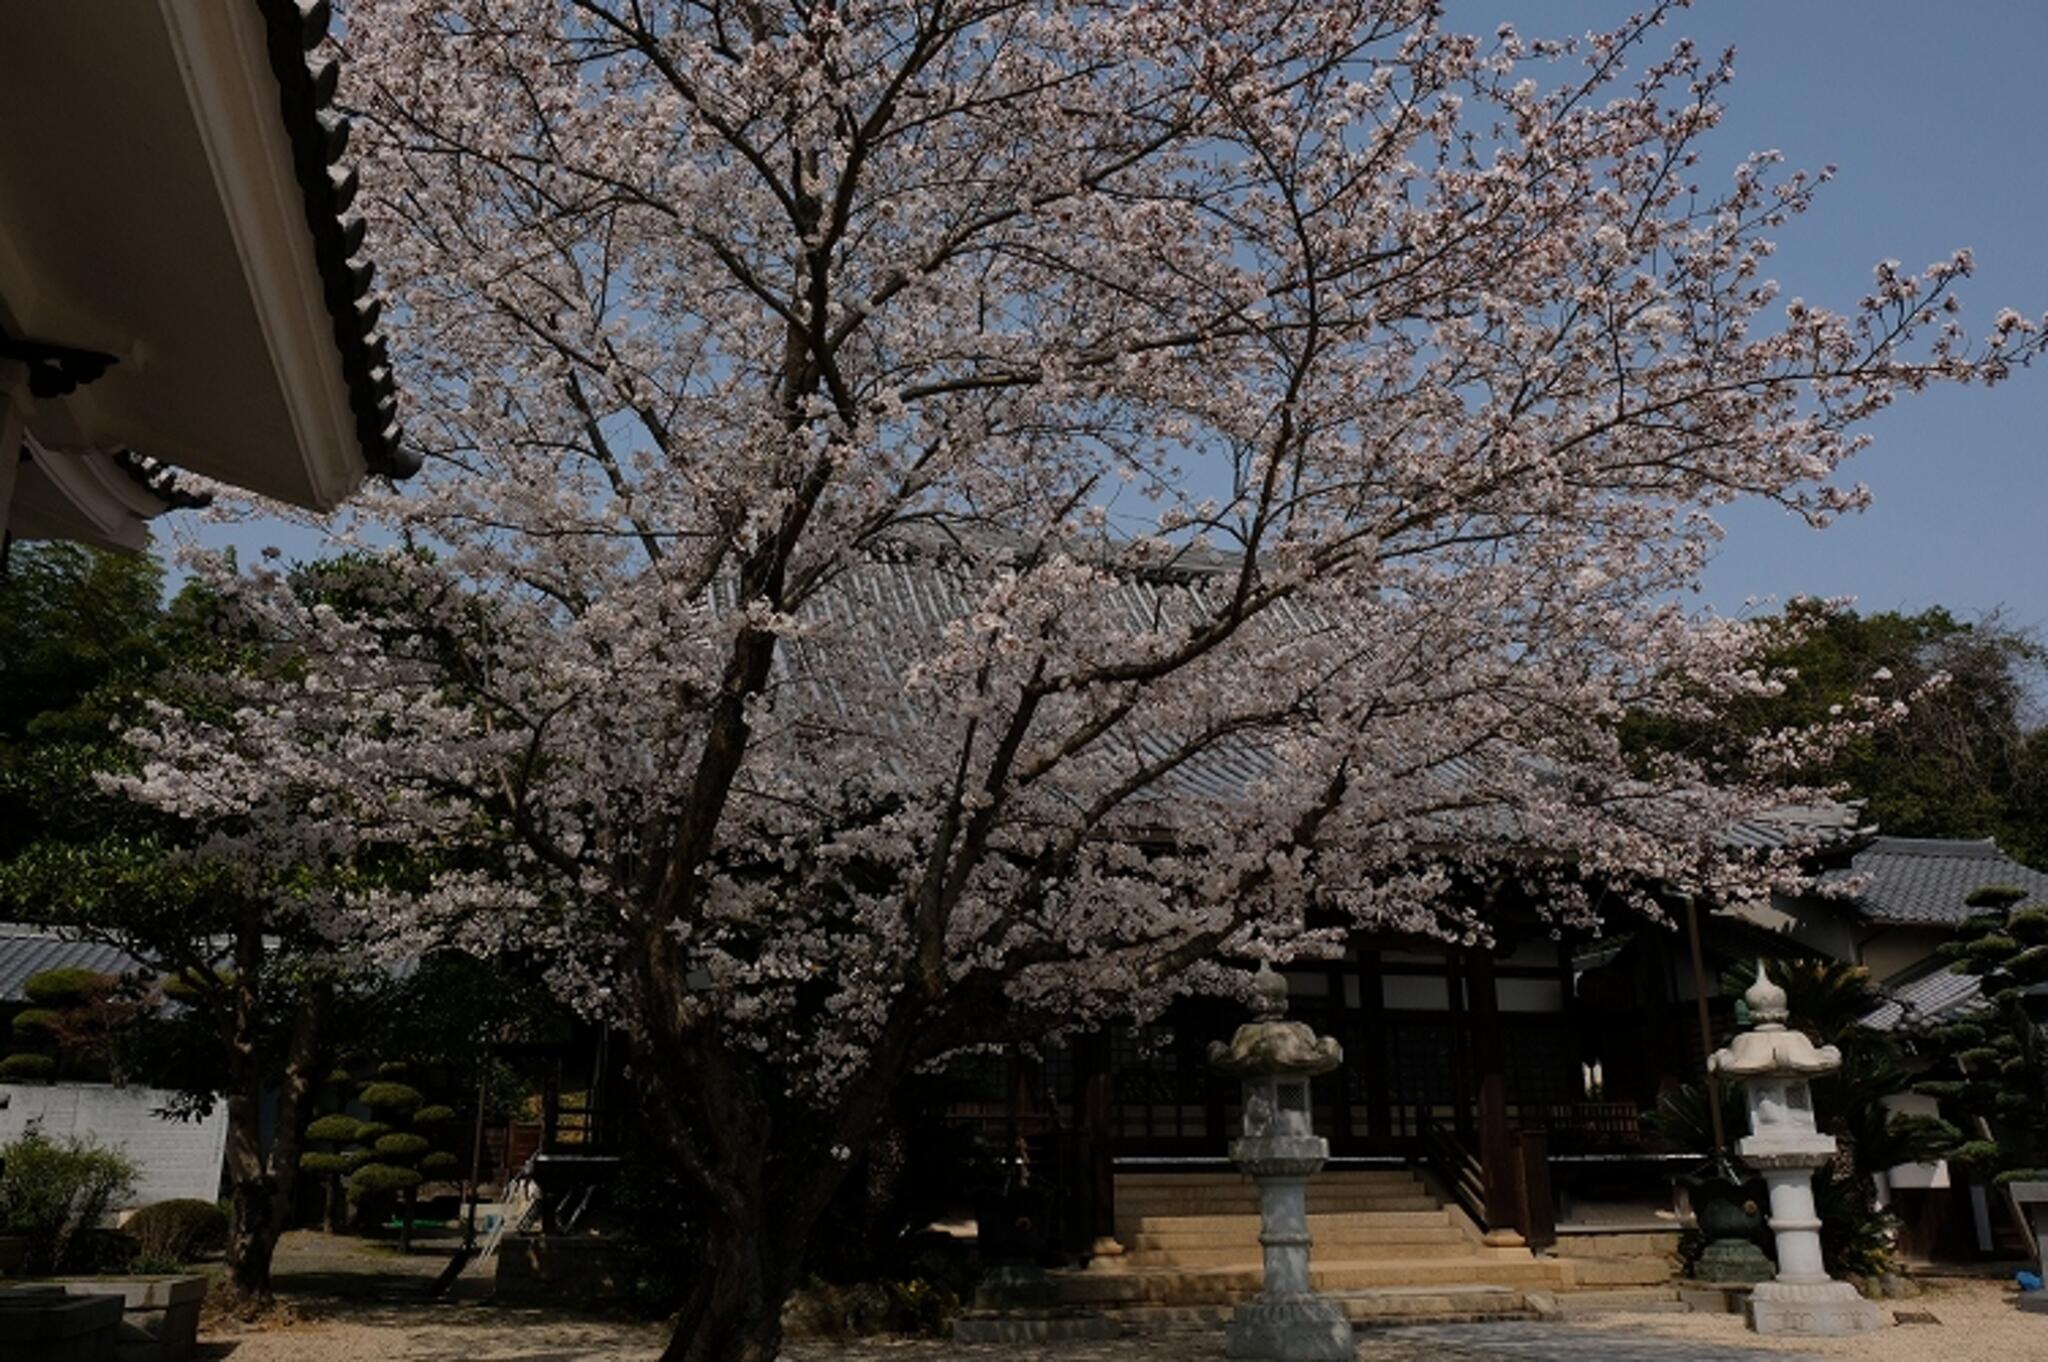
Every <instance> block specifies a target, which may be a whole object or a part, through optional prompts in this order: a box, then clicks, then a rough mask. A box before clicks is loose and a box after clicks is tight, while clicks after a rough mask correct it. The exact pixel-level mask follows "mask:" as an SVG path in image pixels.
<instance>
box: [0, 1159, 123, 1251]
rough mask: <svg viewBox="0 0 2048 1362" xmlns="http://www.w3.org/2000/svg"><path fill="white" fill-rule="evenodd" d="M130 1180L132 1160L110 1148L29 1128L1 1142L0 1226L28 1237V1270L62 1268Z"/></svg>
mask: <svg viewBox="0 0 2048 1362" xmlns="http://www.w3.org/2000/svg"><path fill="white" fill-rule="evenodd" d="M134 1184H135V1165H134V1164H133V1163H131V1162H129V1161H128V1159H127V1158H125V1157H123V1156H122V1155H121V1154H119V1153H117V1152H115V1151H114V1150H111V1149H103V1148H101V1147H100V1146H98V1145H95V1144H92V1143H89V1142H87V1141H84V1140H77V1139H70V1140H64V1141H57V1140H52V1139H50V1138H49V1137H48V1136H46V1135H44V1134H42V1133H41V1132H40V1131H34V1130H31V1131H30V1132H29V1133H28V1134H26V1135H23V1136H22V1137H21V1138H20V1139H18V1140H16V1141H15V1142H14V1143H12V1144H10V1145H7V1146H5V1147H4V1148H0V1231H5V1232H6V1233H9V1234H18V1235H20V1236H22V1237H23V1238H24V1239H26V1240H27V1241H28V1258H27V1261H26V1262H25V1263H24V1264H23V1266H24V1267H25V1268H26V1270H27V1271H28V1273H29V1274H30V1275H32V1276H34V1275H40V1274H46V1273H51V1272H58V1271H61V1270H63V1269H65V1268H67V1267H70V1266H72V1265H73V1262H74V1260H75V1259H76V1257H77V1254H78V1252H79V1251H80V1250H82V1249H84V1248H86V1247H88V1246H89V1244H90V1241H91V1232H92V1231H93V1230H95V1229H97V1228H98V1226H99V1223H100V1221H101V1220H103V1219H105V1218H106V1214H107V1208H108V1207H110V1206H112V1205H113V1204H114V1203H115V1202H117V1201H119V1200H120V1199H121V1198H122V1197H124V1196H126V1195H127V1194H128V1191H129V1189H130V1188H131V1187H133V1186H134Z"/></svg>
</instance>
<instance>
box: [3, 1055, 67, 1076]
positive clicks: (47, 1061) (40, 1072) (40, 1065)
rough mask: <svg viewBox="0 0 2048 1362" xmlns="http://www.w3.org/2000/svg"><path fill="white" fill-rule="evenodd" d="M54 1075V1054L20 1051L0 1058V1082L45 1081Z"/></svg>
mask: <svg viewBox="0 0 2048 1362" xmlns="http://www.w3.org/2000/svg"><path fill="white" fill-rule="evenodd" d="M56 1076H57V1058H56V1056H55V1055H38V1054H28V1053H22V1054H18V1055H9V1056H7V1057H6V1058H5V1059H0V1083H47V1082H49V1081H50V1080H51V1079H53V1078H55V1077H56Z"/></svg>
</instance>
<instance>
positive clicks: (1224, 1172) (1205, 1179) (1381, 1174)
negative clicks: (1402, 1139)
mask: <svg viewBox="0 0 2048 1362" xmlns="http://www.w3.org/2000/svg"><path fill="white" fill-rule="evenodd" d="M1315 1182H1317V1184H1319V1186H1333V1188H1348V1186H1384V1184H1403V1182H1421V1180H1419V1176H1417V1174H1415V1172H1413V1169H1409V1167H1362V1169H1335V1172H1331V1169H1327V1167H1325V1169H1323V1172H1319V1174H1317V1176H1315ZM1204 1186H1251V1178H1247V1176H1245V1174H1239V1172H1235V1169H1214V1172H1194V1174H1178V1172H1139V1174H1116V1188H1118V1190H1122V1188H1204Z"/></svg>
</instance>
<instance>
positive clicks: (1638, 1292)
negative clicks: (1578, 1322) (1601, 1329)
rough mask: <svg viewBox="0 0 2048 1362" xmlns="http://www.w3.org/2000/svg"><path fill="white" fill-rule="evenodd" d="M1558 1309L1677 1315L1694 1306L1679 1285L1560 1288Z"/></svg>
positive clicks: (1569, 1312)
mask: <svg viewBox="0 0 2048 1362" xmlns="http://www.w3.org/2000/svg"><path fill="white" fill-rule="evenodd" d="M1580 1266H1581V1267H1583V1266H1584V1265H1583V1264H1581V1265H1580ZM1557 1308H1558V1312H1559V1313H1560V1314H1565V1315H1597V1314H1603V1313H1605V1312H1607V1311H1610V1310H1622V1311H1627V1312H1628V1313H1630V1314H1646V1315H1661V1314H1674V1315H1675V1314H1680V1313H1682V1312H1684V1311H1686V1310H1689V1309H1691V1307H1690V1306H1688V1305H1687V1304H1686V1303H1685V1302H1684V1301H1682V1300H1680V1299H1679V1298H1678V1288H1677V1287H1676V1286H1636V1287H1625V1288H1607V1289H1602V1290H1597V1291H1560V1292H1558V1293H1557Z"/></svg>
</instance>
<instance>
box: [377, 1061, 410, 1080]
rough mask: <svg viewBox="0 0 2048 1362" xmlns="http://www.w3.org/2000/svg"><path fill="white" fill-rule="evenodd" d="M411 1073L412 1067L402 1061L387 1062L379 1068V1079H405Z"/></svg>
mask: <svg viewBox="0 0 2048 1362" xmlns="http://www.w3.org/2000/svg"><path fill="white" fill-rule="evenodd" d="M411 1072H412V1065H410V1064H408V1063H406V1062H405V1061H404V1060H402V1059H392V1060H386V1061H385V1062H384V1063H382V1064H379V1065H378V1066H377V1077H379V1078H404V1077H405V1076H406V1075H407V1074H409V1073H411Z"/></svg>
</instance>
